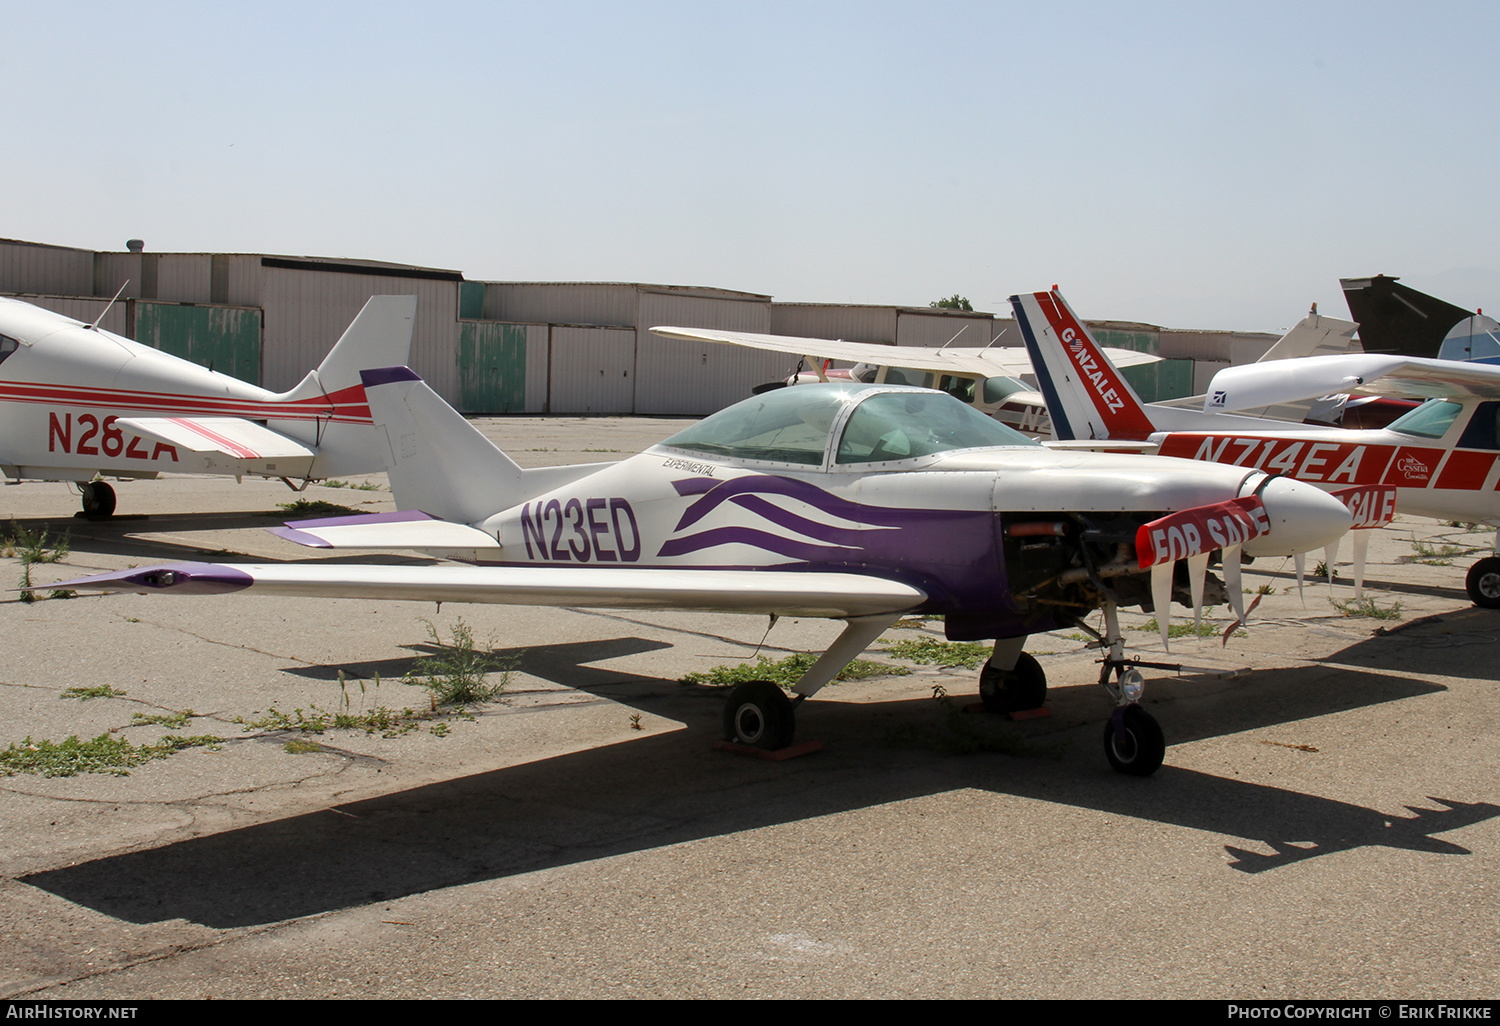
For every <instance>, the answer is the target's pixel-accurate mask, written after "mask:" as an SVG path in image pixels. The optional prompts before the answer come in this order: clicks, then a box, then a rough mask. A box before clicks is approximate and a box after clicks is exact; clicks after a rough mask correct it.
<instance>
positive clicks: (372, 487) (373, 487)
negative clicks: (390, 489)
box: [318, 481, 386, 492]
mask: <svg viewBox="0 0 1500 1026" xmlns="http://www.w3.org/2000/svg"><path fill="white" fill-rule="evenodd" d="M318 483H319V484H321V485H322V486H323V487H324V488H352V489H354V491H356V492H383V491H386V489H384V488H382V487H380V485H378V484H376V483H375V482H374V481H360V482H359V483H357V484H356V483H355V482H353V481H320V482H318Z"/></svg>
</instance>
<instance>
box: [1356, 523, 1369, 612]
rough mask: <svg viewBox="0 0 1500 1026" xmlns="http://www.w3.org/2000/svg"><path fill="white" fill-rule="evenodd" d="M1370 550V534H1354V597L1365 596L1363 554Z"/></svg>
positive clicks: (1358, 532) (1361, 532) (1357, 532)
mask: <svg viewBox="0 0 1500 1026" xmlns="http://www.w3.org/2000/svg"><path fill="white" fill-rule="evenodd" d="M1369 550H1370V532H1368V531H1355V532H1354V597H1355V598H1356V599H1361V598H1364V595H1365V554H1366V553H1367V552H1369Z"/></svg>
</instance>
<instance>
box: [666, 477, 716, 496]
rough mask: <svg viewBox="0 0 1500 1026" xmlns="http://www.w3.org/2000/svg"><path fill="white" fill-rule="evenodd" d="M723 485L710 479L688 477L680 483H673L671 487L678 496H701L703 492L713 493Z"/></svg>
mask: <svg viewBox="0 0 1500 1026" xmlns="http://www.w3.org/2000/svg"><path fill="white" fill-rule="evenodd" d="M723 483H724V482H723V481H719V480H716V479H714V478H712V477H688V478H683V479H682V480H681V481H673V482H672V487H673V488H676V489H677V494H678V495H701V494H702V493H704V492H708V491H713V489H715V488H717V487H718V486H719V485H721V484H723Z"/></svg>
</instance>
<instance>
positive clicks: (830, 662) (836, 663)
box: [792, 612, 906, 700]
mask: <svg viewBox="0 0 1500 1026" xmlns="http://www.w3.org/2000/svg"><path fill="white" fill-rule="evenodd" d="M905 615H906V613H905V612H900V613H878V614H876V615H873V616H851V617H848V618H846V619H845V620H844V623H845V624H847V626H846V627H845V628H844V630H843V633H841V634H840V635H839V636H838V638H837V639H835V640H834V643H833V644H832V645H829V646H828V650H827V651H826V652H824V653H823V654H822V656H820V657H819V658H818V661H817V662H815V663H813V664H812V666H810V667H808V669H807V672H806V673H804V674H803V675H802V679H801V680H799V681H798V682H797V686H796V687H794V688H792V692H793V693H794V694H796V695H797V696H798V699H799V700H800V699H803V698H808V697H810V696H812V695H815V694H817V693H818V691H820V690H821V689H822V687H823V685H824V684H827V683H828V682H829V681H831V680H833V678H834V677H836V676H838V673H839V671H840V670H842V669H843V668H844V667H846V666H848V665H849V664H850V663H851V662H853V660H854V657H855V656H857V655H859V654H860V653H861V652H863V651H864V650H865V649H867V648H869V647H870V644H871V643H872V642H873V641H874V640H875V639H876V638H878V637H880V635H881V634H882V633H884V632H885V629H886V628H887V627H889V626H890V625H891V624H893V623H895V622H896V621H897V620H899V619H901V617H903V616H905Z"/></svg>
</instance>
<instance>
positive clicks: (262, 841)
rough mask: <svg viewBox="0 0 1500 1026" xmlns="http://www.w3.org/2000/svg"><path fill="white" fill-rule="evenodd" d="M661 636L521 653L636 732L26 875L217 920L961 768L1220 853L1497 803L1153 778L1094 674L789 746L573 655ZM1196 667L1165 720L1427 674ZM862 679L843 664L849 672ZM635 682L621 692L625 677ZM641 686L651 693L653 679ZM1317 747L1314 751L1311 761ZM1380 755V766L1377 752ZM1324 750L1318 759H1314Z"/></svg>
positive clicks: (1255, 714)
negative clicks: (1185, 831)
mask: <svg viewBox="0 0 1500 1026" xmlns="http://www.w3.org/2000/svg"><path fill="white" fill-rule="evenodd" d="M656 644H657V643H655V642H648V641H644V640H643V639H638V638H624V639H619V640H618V641H617V642H615V643H614V644H613V646H611V645H608V644H607V645H606V646H605V647H604V648H603V649H601V648H600V647H599V646H598V645H597V644H587V645H558V646H551V647H544V648H541V649H533V650H530V651H529V652H527V653H525V656H524V658H526V659H527V660H528V663H527V669H528V672H531V673H535V674H538V675H545V676H552V677H554V678H557V679H558V681H557V682H558V683H563V684H566V685H568V686H570V687H580V688H583V689H584V690H588V691H591V692H594V693H596V694H601V695H608V696H610V697H612V698H623V699H624V700H625V701H627V702H638V701H639V702H642V707H651V708H652V709H653V711H655V712H657V713H661V714H664V715H668V716H670V717H672V718H675V719H678V720H680V721H683V722H685V723H686V724H687V726H686V729H683V730H676V731H669V732H666V733H659V734H654V735H650V736H645V737H641V738H638V739H632V740H629V741H625V742H621V743H617V744H612V745H606V746H603V747H598V748H593V749H589V750H584V751H578V752H573V753H569V754H565V755H560V756H556V757H553V758H547V759H541V760H538V761H535V762H530V763H525V764H522V765H517V766H511V767H507V768H504V769H499V770H494V771H489V772H484V773H478V774H474V775H471V776H467V777H460V778H456V779H453V780H449V781H444V782H441V783H436V784H430V785H424V786H421V787H415V788H410V789H408V790H405V791H400V792H396V793H393V794H389V795H385V796H382V797H379V798H373V799H368V800H365V801H359V802H353V803H349V804H345V805H340V806H337V807H336V808H332V809H327V810H323V811H319V812H314V813H309V814H305V815H299V816H293V817H290V818H286V819H281V820H277V821H273V822H268V823H263V824H259V825H255V826H249V827H244V828H241V829H237V830H230V831H226V832H223V833H219V834H214V835H211V836H205V837H196V838H192V839H189V840H185V841H180V842H176V843H172V844H167V845H164V846H162V847H159V848H156V849H152V850H148V851H140V852H132V853H128V854H121V855H113V856H107V857H103V858H99V859H94V860H92V861H90V862H86V863H83V864H80V865H76V866H71V867H68V868H65V869H58V870H52V871H48V872H42V873H36V874H33V875H31V876H28V877H24V878H22V879H23V882H25V883H28V884H31V885H32V886H35V887H38V888H41V889H43V890H46V891H49V892H51V893H53V894H56V895H58V896H60V897H63V898H65V899H67V900H69V901H72V902H75V903H77V904H80V905H84V906H86V907H89V908H92V909H95V910H97V911H99V912H101V913H103V914H106V915H109V916H113V917H115V918H118V919H122V920H126V921H131V922H141V923H144V922H155V921H161V920H168V919H175V918H182V919H186V920H190V921H193V922H197V923H202V924H204V925H207V926H210V927H215V928H231V927H240V926H250V925H260V924H266V923H273V922H280V921H283V920H286V919H292V918H297V917H301V916H308V915H314V914H317V913H322V912H327V911H331V910H335V909H341V908H349V907H355V906H360V905H363V904H366V903H371V902H376V901H389V900H392V899H396V898H399V897H402V896H406V895H411V894H417V893H423V892H428V891H433V890H438V889H442V888H447V887H453V886H459V885H464V884H470V883H476V882H482V881H486V880H494V879H502V878H505V877H509V876H513V875H517V874H523V873H528V872H534V871H538V870H543V869H548V868H553V867H559V866H566V865H573V864H578V863H583V862H587V861H591V860H596V859H601V858H606V857H610V856H615V855H621V854H628V853H633V852H641V851H647V850H651V849H655V848H660V847H663V846H667V845H672V844H680V843H684V842H691V841H695V840H701V839H704V838H709V837H716V836H722V835H728V834H731V833H735V832H740V831H749V830H755V829H757V828H762V827H767V826H774V825H779V824H786V823H795V822H800V821H804V820H809V819H812V818H814V817H819V816H827V815H833V814H838V813H844V812H850V811H857V810H861V809H867V808H874V807H879V806H886V805H889V804H890V803H895V802H900V801H902V800H905V799H911V798H920V797H924V796H930V795H935V794H942V793H946V792H950V791H953V790H956V789H979V790H988V791H992V792H995V793H998V794H1002V795H1012V796H1020V797H1026V798H1031V799H1035V800H1037V801H1041V802H1048V803H1056V804H1063V805H1071V806H1075V807H1078V808H1084V809H1091V810H1099V811H1105V812H1109V813H1114V814H1121V815H1126V816H1132V817H1137V818H1139V819H1142V820H1148V821H1155V822H1159V823H1164V824H1171V825H1178V826H1182V827H1186V828H1189V829H1192V830H1198V831H1203V832H1205V833H1208V834H1218V835H1223V836H1225V837H1228V838H1235V839H1241V841H1243V842H1261V843H1263V844H1264V845H1265V846H1266V847H1267V848H1269V849H1270V853H1261V852H1256V851H1252V850H1250V849H1248V848H1244V847H1239V846H1237V845H1230V844H1225V846H1224V847H1225V850H1226V851H1227V853H1228V854H1229V855H1230V856H1232V857H1233V861H1231V862H1230V863H1228V864H1229V865H1230V866H1231V867H1232V868H1234V869H1237V870H1239V871H1242V872H1264V871H1266V870H1270V869H1275V868H1278V867H1282V866H1287V865H1291V864H1293V863H1296V862H1300V861H1304V860H1306V859H1310V858H1314V857H1316V856H1319V855H1324V854H1328V853H1331V852H1338V851H1347V850H1350V849H1355V848H1360V847H1364V846H1371V845H1382V846H1388V847H1394V848H1406V849H1412V850H1417V851H1425V852H1438V853H1446V854H1454V855H1462V854H1468V851H1467V850H1466V849H1464V848H1462V847H1459V846H1458V845H1456V844H1452V843H1449V842H1447V841H1444V840H1441V839H1439V838H1437V837H1435V836H1433V835H1434V834H1437V833H1441V832H1445V831H1450V830H1456V829H1458V828H1460V827H1464V826H1468V825H1470V824H1473V823H1477V822H1481V821H1483V820H1487V819H1490V818H1492V817H1494V816H1496V815H1497V814H1500V806H1497V805H1493V804H1490V803H1488V802H1469V801H1461V800H1454V799H1447V798H1433V799H1430V801H1432V802H1433V803H1435V804H1437V805H1440V806H1442V808H1440V809H1412V811H1413V813H1414V816H1412V817H1410V818H1404V817H1392V816H1390V815H1388V814H1386V813H1383V812H1381V811H1379V810H1376V809H1370V808H1364V807H1360V806H1357V805H1351V804H1348V803H1345V802H1340V801H1334V800H1331V799H1327V798H1323V797H1320V796H1318V795H1315V794H1309V793H1304V792H1300V791H1295V790H1290V789H1287V788H1281V787H1273V786H1268V785H1263V784H1252V783H1246V782H1242V781H1239V780H1235V779H1232V778H1229V777H1223V776H1216V775H1213V774H1208V773H1203V772H1198V771H1194V770H1186V769H1178V768H1174V767H1172V766H1171V765H1170V763H1171V751H1170V749H1169V751H1168V757H1167V761H1168V765H1167V766H1165V767H1163V769H1162V770H1161V771H1160V772H1159V773H1158V774H1157V775H1156V776H1155V777H1152V778H1150V779H1148V780H1141V779H1136V778H1128V777H1123V776H1120V775H1119V774H1116V773H1114V772H1112V771H1111V770H1109V769H1108V768H1107V767H1106V766H1105V765H1104V760H1103V758H1102V756H1101V755H1100V753H1099V746H1098V735H1099V732H1100V724H1101V722H1102V720H1103V715H1104V709H1103V702H1102V700H1101V697H1100V695H1099V693H1098V691H1097V689H1096V688H1095V687H1093V686H1090V687H1057V688H1054V689H1053V691H1052V693H1051V695H1052V697H1051V700H1050V702H1049V705H1050V706H1051V707H1052V709H1053V714H1052V716H1051V717H1050V718H1048V719H1041V720H1033V721H1029V722H1026V723H1016V724H1010V723H1006V722H1003V721H1001V722H998V723H997V722H996V721H992V720H989V719H988V718H987V717H983V718H980V717H976V719H983V720H985V721H987V722H986V729H989V727H990V726H994V727H995V728H996V729H999V730H1002V731H1009V732H1012V733H1013V734H1014V735H1015V737H1017V738H1018V739H1019V741H1020V744H1021V748H1022V750H1023V752H1027V751H1029V752H1030V754H1022V755H1020V756H1006V755H996V754H980V755H952V754H947V753H946V752H944V751H942V750H933V749H932V748H923V747H917V748H912V747H893V746H892V745H891V744H889V743H887V739H889V738H891V737H893V736H894V735H893V733H892V731H893V730H899V728H901V727H903V726H908V727H909V726H911V725H916V726H917V727H918V728H919V733H920V731H921V730H933V731H940V730H941V729H942V728H943V725H944V724H947V723H949V722H951V721H950V720H949V718H948V715H947V713H946V711H945V709H944V707H942V706H941V705H939V703H935V702H933V701H932V700H930V699H925V698H924V699H907V700H898V701H887V702H864V703H856V702H840V701H837V700H836V698H834V699H827V698H824V699H820V700H818V701H817V702H814V703H810V704H809V705H807V706H805V707H804V708H803V710H802V717H801V724H800V726H801V728H802V736H803V737H817V738H820V739H822V740H823V741H825V743H826V744H827V746H828V747H827V748H826V750H825V751H823V752H821V753H818V754H816V755H813V756H810V757H806V758H801V759H796V760H792V761H789V762H784V763H768V762H763V761H761V760H756V759H747V758H743V757H738V756H733V755H728V754H725V753H721V752H717V751H715V750H713V748H712V747H711V744H712V742H713V740H715V739H716V738H717V736H718V733H719V731H718V719H719V715H720V708H721V695H722V692H721V691H719V690H718V689H715V688H708V687H692V686H687V685H679V684H675V683H671V682H664V681H661V680H659V679H655V678H648V677H639V676H632V675H628V674H627V675H622V674H620V673H618V672H615V671H604V670H594V669H593V668H589V667H583V666H580V665H579V660H580V659H588V660H594V659H599V658H607V654H606V655H601V654H600V653H601V651H602V652H605V653H608V652H611V651H639V650H642V647H641V646H655V645H656ZM1218 683H1219V684H1220V685H1221V687H1220V689H1219V690H1218V691H1217V692H1216V693H1214V694H1210V695H1207V696H1206V697H1203V698H1200V697H1198V696H1197V694H1195V692H1201V690H1202V689H1201V684H1200V683H1199V682H1195V681H1192V680H1188V679H1183V680H1175V681H1170V680H1169V681H1157V682H1154V683H1153V684H1152V686H1151V689H1150V691H1149V692H1148V697H1151V696H1154V698H1155V701H1154V702H1153V712H1154V713H1155V714H1156V715H1157V716H1158V717H1159V718H1160V719H1161V720H1162V721H1163V724H1164V726H1165V727H1166V729H1167V733H1168V737H1169V738H1170V739H1172V740H1173V741H1179V742H1180V741H1184V740H1189V739H1193V738H1200V737H1210V736H1217V735H1222V734H1228V733H1232V732H1236V731H1242V730H1248V729H1251V728H1253V727H1258V726H1265V725H1269V724H1276V723H1284V722H1291V721H1295V720H1298V719H1301V718H1303V717H1309V716H1319V715H1324V714H1326V713H1329V712H1336V711H1341V710H1349V709H1357V708H1362V707H1366V706H1370V705H1374V704H1378V703H1383V702H1389V701H1396V700H1399V699H1403V698H1410V697H1416V696H1421V695H1424V694H1430V693H1433V692H1438V691H1441V690H1443V689H1442V688H1440V687H1438V686H1436V685H1432V684H1427V683H1423V682H1420V681H1413V680H1409V679H1405V678H1401V677H1397V676H1392V675H1389V674H1382V673H1375V672H1366V671H1359V670H1349V669H1339V670H1334V669H1331V668H1327V667H1305V668H1301V669H1295V670H1288V671H1279V672H1276V673H1274V674H1271V673H1268V674H1264V675H1261V676H1259V677H1251V678H1246V679H1243V680H1237V681H1233V682H1229V684H1228V685H1227V686H1224V682H1218ZM857 686H858V685H849V687H851V688H854V687H857ZM627 696H629V697H627ZM642 700H644V701H642ZM1309 765H1315V764H1309ZM1374 769H1375V768H1374V767H1372V772H1373V771H1374ZM1312 772H1315V771H1312Z"/></svg>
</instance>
